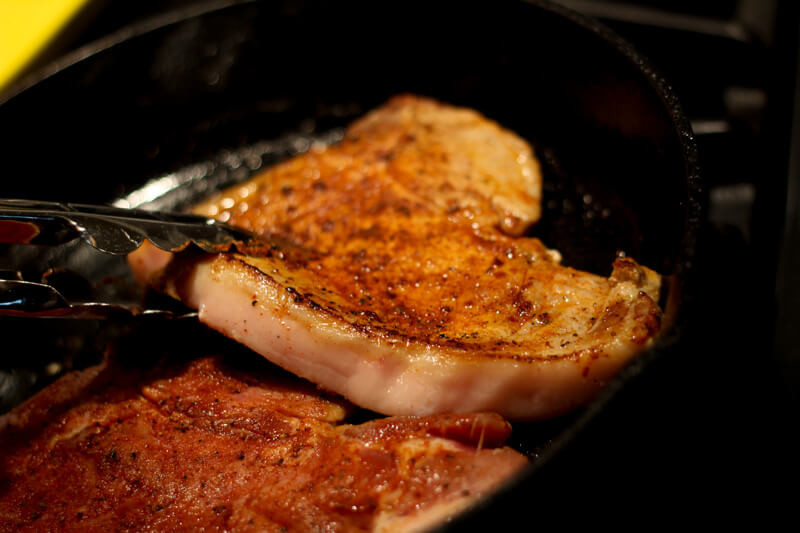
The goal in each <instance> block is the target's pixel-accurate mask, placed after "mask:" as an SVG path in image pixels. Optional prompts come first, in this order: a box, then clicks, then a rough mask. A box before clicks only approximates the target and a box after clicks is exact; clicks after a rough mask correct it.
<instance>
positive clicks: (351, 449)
mask: <svg viewBox="0 0 800 533" xmlns="http://www.w3.org/2000/svg"><path fill="white" fill-rule="evenodd" d="M264 366H266V363H265V365H264ZM347 411H348V405H347V404H346V403H345V402H343V401H341V400H337V399H333V398H326V397H324V396H323V395H322V394H320V393H319V392H317V391H316V390H315V389H314V388H313V387H309V386H308V384H304V383H302V382H300V380H297V379H294V378H293V377H288V378H287V377H275V376H274V375H271V374H270V372H269V370H266V371H260V372H256V373H249V374H244V373H242V372H240V371H239V370H236V369H234V368H232V367H231V366H230V365H229V364H228V363H226V362H223V361H221V360H220V359H217V358H201V359H197V360H195V361H192V362H189V363H183V364H174V363H171V364H169V365H166V364H165V365H162V366H160V367H158V368H155V369H153V370H150V371H142V370H133V369H131V368H128V367H126V366H120V365H119V364H118V363H109V364H104V365H102V366H99V367H94V368H90V369H88V370H86V371H83V372H81V373H74V374H70V375H67V376H66V377H64V378H62V379H61V380H60V381H58V382H56V383H55V384H53V385H51V386H50V387H48V388H47V389H45V390H43V391H42V392H41V393H39V394H38V395H37V396H35V397H33V398H32V399H31V400H29V401H28V402H27V403H25V404H23V405H22V406H20V407H18V408H17V409H16V410H14V411H13V412H12V413H10V414H9V415H7V416H6V417H4V418H3V419H2V422H3V425H4V427H3V429H2V430H0V449H2V451H3V453H2V454H0V530H2V531H188V530H198V531H201V530H202V531H275V532H278V531H386V532H388V531H416V530H420V529H425V528H427V527H430V526H432V525H434V524H436V523H439V522H440V521H442V520H445V519H447V517H449V516H452V515H453V514H455V513H457V512H459V511H462V510H464V509H465V507H467V506H468V505H470V504H471V503H472V502H474V501H475V500H476V499H477V498H480V497H482V496H484V495H486V494H488V493H489V492H490V491H491V490H492V489H493V488H494V487H495V486H497V485H498V484H499V483H501V482H503V481H505V480H508V479H509V478H510V477H511V476H513V475H514V474H515V473H517V472H519V471H520V470H521V469H522V468H524V467H525V466H526V465H527V459H526V458H525V457H524V456H522V455H521V454H519V453H518V452H515V451H513V450H511V449H509V448H506V447H503V442H504V440H505V439H506V437H507V436H508V434H509V433H510V426H509V425H508V423H507V422H505V421H504V420H503V419H502V418H500V417H499V416H497V415H493V414H470V415H442V416H434V417H425V418H413V417H397V418H385V419H381V420H374V421H370V422H366V423H362V424H359V425H349V424H343V423H342V420H343V418H344V416H345V414H346V413H347Z"/></svg>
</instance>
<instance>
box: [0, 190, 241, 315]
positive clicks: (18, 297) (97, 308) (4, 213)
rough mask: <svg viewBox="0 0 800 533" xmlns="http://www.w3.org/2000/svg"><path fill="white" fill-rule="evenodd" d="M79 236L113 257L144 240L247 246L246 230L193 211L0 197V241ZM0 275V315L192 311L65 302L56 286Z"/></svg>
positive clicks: (53, 241)
mask: <svg viewBox="0 0 800 533" xmlns="http://www.w3.org/2000/svg"><path fill="white" fill-rule="evenodd" d="M79 238H80V239H82V240H83V241H85V242H87V243H88V244H90V245H91V246H93V247H94V248H96V249H98V250H100V251H101V252H105V253H108V254H114V255H124V254H128V253H130V252H132V251H134V250H136V249H137V248H139V246H141V244H142V243H143V242H144V241H145V240H148V241H150V242H151V243H153V244H154V245H155V246H157V247H159V248H161V249H162V250H167V251H170V252H177V251H180V250H183V249H184V248H186V247H187V246H189V245H190V244H194V245H196V246H198V247H199V248H201V249H203V250H205V251H207V252H219V251H225V250H227V249H228V248H229V247H230V246H231V245H240V246H242V247H243V246H246V245H247V244H248V243H251V242H252V240H253V238H254V237H253V235H252V234H250V233H249V232H247V231H245V230H242V229H239V228H236V227H233V226H229V225H227V224H224V223H221V222H219V221H217V220H214V219H211V218H205V217H202V216H197V215H188V214H179V213H163V212H152V211H144V210H141V209H123V208H117V207H107V206H96V205H83V204H68V203H57V202H42V201H30V200H4V199H0V243H7V244H34V245H46V246H53V245H59V244H65V243H68V242H70V241H73V240H75V239H79ZM5 277H6V278H9V277H11V278H12V279H0V315H22V316H41V317H53V316H59V317H61V316H71V317H83V318H108V317H112V316H120V315H142V316H159V317H176V316H186V315H187V314H189V313H190V312H189V311H188V310H186V311H183V312H181V311H176V310H173V309H166V308H164V309H148V308H143V307H141V306H139V305H134V304H130V303H121V302H116V303H115V302H107V301H69V300H68V299H67V298H65V297H64V296H63V295H62V294H61V292H60V291H59V290H58V289H57V288H56V287H54V286H52V285H49V284H47V283H38V282H32V281H25V280H24V279H21V276H5Z"/></svg>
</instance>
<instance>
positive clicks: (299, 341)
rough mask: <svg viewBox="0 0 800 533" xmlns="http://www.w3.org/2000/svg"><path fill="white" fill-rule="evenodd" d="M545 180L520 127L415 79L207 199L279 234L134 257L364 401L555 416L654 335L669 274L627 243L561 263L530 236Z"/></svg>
mask: <svg viewBox="0 0 800 533" xmlns="http://www.w3.org/2000/svg"><path fill="white" fill-rule="evenodd" d="M540 191H541V176H540V172H539V167H538V164H537V162H536V159H535V157H534V154H533V153H532V151H531V149H530V147H529V146H528V145H527V144H526V143H525V142H524V141H523V140H522V139H520V138H519V137H517V136H516V135H514V134H513V133H511V132H509V131H506V130H504V129H502V128H501V127H500V126H498V125H497V124H496V123H494V122H492V121H490V120H488V119H486V118H484V117H482V116H481V115H479V114H478V113H476V112H474V111H471V110H467V109H462V108H456V107H451V106H448V105H444V104H441V103H438V102H436V101H433V100H429V99H425V98H418V97H414V96H401V97H396V98H394V99H392V100H391V101H389V102H388V103H387V104H386V105H384V106H383V107H381V108H378V109H376V110H375V111H373V112H371V113H369V114H367V115H366V116H365V117H364V118H362V119H361V120H359V121H357V122H355V123H354V124H353V125H352V126H351V127H350V128H349V129H348V131H347V134H346V136H345V138H344V140H343V141H342V142H341V143H340V144H338V145H335V146H330V147H322V148H314V149H312V150H311V151H310V152H308V153H306V154H304V155H301V156H299V157H296V158H294V159H291V160H289V161H286V162H284V163H282V164H279V165H277V166H276V167H274V168H272V169H269V170H267V171H265V172H263V173H262V174H260V175H258V176H256V177H255V178H254V179H252V180H251V181H249V182H247V183H244V184H242V185H239V186H237V187H234V188H232V189H230V190H227V191H224V192H222V193H220V194H219V195H218V196H216V197H215V198H213V199H211V200H210V201H208V202H207V203H204V204H202V205H200V206H198V207H197V209H196V211H197V212H199V213H204V214H207V215H210V216H215V217H219V218H220V219H222V220H224V221H227V222H229V223H232V224H234V225H238V226H242V227H244V228H248V229H250V230H252V231H254V232H257V233H259V234H261V235H263V236H264V237H265V239H267V240H268V241H269V242H272V243H273V246H272V247H271V248H268V249H267V251H266V252H264V253H232V254H219V255H198V254H193V253H191V252H187V253H181V254H177V255H176V256H175V257H173V258H171V259H170V258H169V257H167V256H165V255H164V254H160V253H158V252H157V251H154V250H153V249H152V247H145V248H144V249H141V250H140V251H138V252H137V253H136V254H134V255H133V256H132V257H131V264H132V265H133V267H134V269H135V271H136V273H137V275H138V277H139V278H140V279H143V280H148V281H149V282H150V283H151V284H153V285H154V286H156V287H159V288H160V289H161V290H164V291H166V292H168V293H170V294H172V295H174V296H176V297H178V298H180V299H182V300H183V301H184V302H185V303H186V304H188V305H189V306H191V307H194V308H197V309H199V316H200V320H201V321H203V322H204V323H206V324H208V325H209V326H210V327H211V328H214V329H216V330H219V331H221V332H222V333H224V334H225V335H227V336H229V337H232V338H234V339H236V340H238V341H240V342H242V343H243V344H245V345H247V346H249V347H250V348H252V349H253V350H255V351H256V352H258V353H260V354H261V355H263V356H264V357H266V358H268V359H269V360H271V361H273V362H274V363H276V364H278V365H280V366H282V367H283V368H285V369H287V370H289V371H291V372H293V373H295V374H297V375H300V376H302V377H304V378H307V379H309V380H311V381H313V382H315V383H317V384H319V385H321V386H322V387H324V388H326V389H329V390H332V391H335V392H337V393H340V394H342V395H343V396H345V397H347V398H348V399H350V400H351V401H353V402H354V403H356V404H358V405H360V406H363V407H366V408H369V409H372V410H375V411H378V412H381V413H384V414H397V415H400V414H402V415H429V414H435V413H452V412H470V411H494V412H498V413H500V414H501V415H503V416H505V417H507V418H510V419H537V418H546V417H552V416H556V415H558V414H561V413H564V412H566V411H568V410H570V409H572V408H574V407H576V406H578V405H581V404H583V403H585V402H587V401H588V400H589V399H591V398H592V397H593V396H594V395H595V394H596V393H597V391H598V390H600V388H602V386H603V385H604V384H605V383H606V382H607V381H608V380H609V378H610V377H611V376H613V375H614V373H615V372H616V371H617V370H618V369H619V368H620V367H621V366H622V365H623V364H624V363H625V362H626V361H627V360H629V359H630V358H631V357H633V356H634V355H635V354H636V353H637V352H639V351H640V350H642V349H643V348H644V347H645V346H646V345H647V344H648V343H649V342H651V341H652V339H653V337H654V335H655V334H656V332H657V331H658V328H659V325H660V317H661V311H660V309H659V308H658V306H657V304H656V302H657V300H658V292H659V285H660V278H659V276H658V275H657V274H656V273H655V272H653V271H652V270H650V269H648V268H646V267H643V266H640V265H638V264H637V263H636V262H635V261H634V260H633V259H630V258H625V257H621V258H618V259H617V260H616V261H615V263H614V269H613V273H612V274H611V276H610V277H609V278H605V277H602V276H598V275H594V274H590V273H587V272H582V271H578V270H575V269H572V268H569V267H565V266H561V265H560V264H559V260H560V257H559V254H558V253H557V252H555V251H553V250H549V249H547V248H546V247H545V246H544V245H543V244H542V243H541V242H540V241H539V240H538V239H535V238H530V237H526V236H523V235H524V233H525V231H526V230H527V229H528V228H529V227H530V226H531V224H533V223H534V222H535V221H536V220H537V219H538V217H539V203H540ZM609 260H611V258H609ZM166 263H168V264H167V266H166V268H162V267H164V265H165V264H166Z"/></svg>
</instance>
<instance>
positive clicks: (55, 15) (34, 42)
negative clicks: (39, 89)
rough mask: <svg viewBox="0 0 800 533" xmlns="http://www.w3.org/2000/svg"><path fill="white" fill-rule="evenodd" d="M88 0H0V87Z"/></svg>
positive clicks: (38, 51) (9, 80)
mask: <svg viewBox="0 0 800 533" xmlns="http://www.w3.org/2000/svg"><path fill="white" fill-rule="evenodd" d="M88 2H89V0H0V89H1V88H2V87H4V86H5V85H7V84H8V83H10V82H11V81H12V80H13V79H14V78H15V77H16V76H17V75H18V74H20V73H21V72H22V71H23V69H24V68H25V67H26V66H27V65H28V64H29V63H30V62H31V61H32V60H33V59H34V58H35V57H36V56H37V54H39V53H40V52H41V51H42V50H44V48H45V47H46V46H47V44H48V43H50V41H51V40H52V39H53V38H54V37H56V35H58V33H59V32H60V31H61V30H62V29H63V28H64V27H65V26H66V25H67V24H68V23H69V21H70V20H72V18H73V17H74V16H75V15H76V14H77V13H78V12H79V11H80V10H81V8H82V7H83V6H84V5H85V4H87V3H88Z"/></svg>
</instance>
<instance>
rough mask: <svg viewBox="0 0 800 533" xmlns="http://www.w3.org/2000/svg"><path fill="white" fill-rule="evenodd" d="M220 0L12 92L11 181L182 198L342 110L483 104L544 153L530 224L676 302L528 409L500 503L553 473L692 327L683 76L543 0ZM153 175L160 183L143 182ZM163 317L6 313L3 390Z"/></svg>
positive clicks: (334, 124) (35, 260)
mask: <svg viewBox="0 0 800 533" xmlns="http://www.w3.org/2000/svg"><path fill="white" fill-rule="evenodd" d="M228 4H232V5H228ZM220 6H223V7H220ZM207 7H208V10H207V11H206V12H202V13H200V14H197V13H194V14H193V16H190V17H188V18H185V19H182V18H181V17H180V16H178V17H176V21H175V22H174V23H170V24H166V25H162V24H161V23H155V24H152V26H154V27H153V28H150V27H140V28H138V29H137V28H134V29H133V30H127V33H125V32H122V33H121V34H119V35H117V36H112V37H111V38H109V40H106V41H104V42H101V43H99V44H97V45H94V48H92V46H93V45H90V46H89V47H87V49H86V50H84V51H83V52H81V53H82V54H84V55H86V56H87V57H86V58H85V59H82V60H81V61H78V62H75V63H72V62H71V60H70V59H69V58H67V60H66V62H65V63H64V64H62V65H61V68H60V69H58V70H57V72H55V73H52V74H51V75H47V76H45V75H40V79H35V78H32V80H34V81H36V83H27V84H26V82H23V85H20V86H19V88H23V90H15V89H12V92H10V93H7V94H6V96H5V101H4V102H3V101H2V98H1V97H0V102H2V103H1V104H0V124H2V128H3V129H4V130H5V131H6V133H7V137H8V139H7V141H6V142H5V144H4V146H3V154H4V155H3V161H2V166H3V169H4V170H3V171H4V174H5V175H6V176H7V177H6V179H5V180H4V182H3V196H5V197H22V198H36V199H44V200H59V201H75V202H95V203H108V202H112V201H115V200H120V199H123V200H124V201H125V202H127V203H128V204H130V205H133V206H138V205H144V206H146V207H156V208H159V209H180V208H182V207H185V206H186V205H189V204H191V203H193V202H195V201H197V200H199V199H201V198H202V197H204V196H205V195H207V194H209V193H210V192H211V191H213V190H214V189H215V188H218V187H220V186H224V185H226V184H231V183H234V182H237V181H241V180H243V179H246V178H247V177H249V176H250V175H252V174H253V173H254V172H257V171H258V170H259V169H260V168H263V167H266V166H268V165H270V164H272V163H275V162H277V161H279V160H281V159H284V158H286V157H288V156H291V155H294V154H296V153H300V152H302V151H304V150H306V149H308V147H309V145H310V143H311V142H312V141H315V140H317V141H319V140H321V141H323V142H335V141H336V140H337V138H338V137H339V136H340V135H341V131H342V128H343V127H344V126H345V125H346V124H347V123H348V122H350V121H352V120H353V119H354V118H356V117H358V116H360V115H362V114H363V113H364V112H366V111H368V110H369V109H371V108H373V107H375V106H377V105H380V104H381V103H382V102H384V101H385V100H386V99H388V98H389V97H390V96H392V95H394V94H398V93H403V92H410V93H417V94H423V95H427V96H432V97H435V98H438V99H440V100H442V101H445V102H449V103H452V104H457V105H465V106H469V107H472V108H475V109H477V110H479V111H480V112H482V113H484V114H485V115H487V116H489V117H490V118H492V119H494V120H497V121H498V122H499V123H500V124H502V125H503V126H505V127H507V128H509V129H511V130H513V131H515V132H517V133H518V134H519V135H521V136H523V137H525V138H526V139H528V140H529V141H530V142H531V143H532V144H533V146H534V149H535V150H536V152H537V154H538V156H539V158H540V160H541V161H542V163H543V166H544V171H545V185H544V203H545V204H544V209H543V219H542V221H541V223H540V224H538V225H537V226H536V227H535V228H534V229H533V230H532V234H533V235H534V236H537V237H540V238H541V239H542V241H543V242H545V243H546V244H547V245H548V246H551V247H554V248H557V249H559V250H560V251H561V252H562V254H563V256H564V263H565V264H568V265H570V266H574V267H577V268H581V269H586V270H589V271H592V272H596V273H598V274H603V275H608V273H609V271H610V264H611V262H612V260H613V258H614V255H615V253H616V252H617V251H618V250H622V251H625V252H626V253H627V254H628V255H631V256H633V257H634V258H636V259H637V260H638V261H640V262H642V263H643V264H646V265H648V266H650V267H652V268H654V269H656V270H658V271H659V272H661V273H663V274H665V275H666V276H667V278H668V280H669V284H670V287H671V290H669V291H666V293H665V296H664V298H663V302H662V304H663V305H664V306H665V308H666V309H667V314H668V316H667V322H669V323H671V324H672V325H673V327H672V329H671V330H670V332H669V333H668V334H667V335H665V337H664V339H662V342H661V343H660V344H659V345H658V346H657V347H656V348H655V349H654V350H651V351H650V352H649V353H647V354H645V355H644V356H643V357H641V358H640V359H639V360H638V361H636V363H635V364H634V365H631V367H629V368H628V369H626V371H625V372H623V374H622V375H621V376H620V378H619V379H618V380H616V381H615V383H614V384H612V386H611V387H609V389H608V391H606V393H605V394H604V395H603V397H601V398H600V399H599V400H598V402H596V403H595V404H594V405H593V406H591V407H590V408H589V409H587V410H585V411H581V412H579V413H576V414H574V415H571V416H567V417H563V418H560V419H558V420H555V421H551V422H546V423H535V424H518V425H517V426H515V433H514V436H513V437H512V439H513V441H512V444H513V445H514V446H515V447H517V448H518V449H520V450H522V451H524V452H525V453H527V454H529V456H531V458H532V459H533V463H532V465H533V466H532V467H531V469H530V471H529V472H528V473H527V474H526V475H525V476H523V479H520V480H517V482H515V483H514V484H511V485H509V486H508V487H507V488H506V490H505V491H504V492H503V493H501V494H500V495H499V497H498V498H494V499H492V500H490V501H489V502H487V504H486V505H489V506H491V505H497V504H498V501H500V500H502V498H506V500H508V499H509V498H510V497H509V494H511V491H512V490H516V491H517V493H519V491H521V490H524V491H527V492H528V493H529V494H532V493H535V492H536V491H537V490H538V491H541V490H542V489H541V487H539V488H537V486H536V484H535V481H536V476H535V475H534V474H535V473H536V471H537V470H539V469H540V468H541V465H542V464H544V463H547V462H550V461H552V460H553V458H554V457H555V456H557V455H558V453H559V450H560V449H561V448H562V447H563V446H564V445H565V443H567V442H569V441H571V440H573V439H574V438H575V437H576V435H577V434H579V432H580V430H581V429H582V428H583V427H584V426H585V425H587V424H589V423H590V422H591V421H592V420H593V419H594V418H596V415H597V413H598V412H599V411H600V410H601V408H602V407H603V406H604V405H605V404H607V403H608V400H609V398H612V397H613V396H614V395H615V394H616V392H617V391H619V390H620V388H621V387H623V386H626V383H628V382H630V381H631V379H633V378H635V376H636V375H638V374H639V373H640V372H641V371H642V370H643V369H645V368H646V367H648V366H652V365H651V362H652V361H653V360H654V359H657V358H659V357H663V356H664V354H666V353H668V352H669V345H670V343H671V342H674V340H675V339H676V338H677V335H678V334H679V332H680V328H679V326H680V323H681V318H680V316H681V315H680V313H679V311H680V309H681V302H682V301H685V300H686V299H687V298H688V297H690V290H688V289H687V280H688V273H689V268H688V265H689V263H690V262H691V259H692V256H693V247H694V231H695V230H696V224H697V217H698V209H699V205H698V199H697V197H698V196H697V195H698V187H699V185H698V184H697V182H696V180H697V176H696V168H695V167H694V161H693V156H694V148H693V144H692V140H691V133H690V131H689V130H688V126H687V125H686V123H685V120H684V119H683V118H682V115H681V114H680V109H679V108H678V107H677V104H676V102H675V101H674V98H673V97H672V96H671V94H670V93H669V89H668V88H666V87H665V84H664V82H663V81H662V80H661V79H660V78H658V76H657V75H655V74H654V73H652V71H651V70H650V69H649V67H648V66H647V64H646V62H644V60H642V59H641V58H640V57H639V56H638V55H636V54H635V52H633V51H631V50H630V49H628V48H627V45H626V44H625V43H623V42H622V41H619V40H617V38H615V37H614V36H613V35H611V34H610V33H609V32H607V31H606V30H604V29H603V28H602V27H599V26H597V25H596V24H595V23H593V22H591V21H587V20H586V19H583V18H581V17H577V16H574V15H571V14H569V13H567V12H565V11H563V10H561V9H559V8H555V7H553V6H550V5H549V4H545V3H540V2H531V3H527V2H524V3H518V2H501V3H493V4H492V9H491V10H489V9H485V6H483V7H481V6H474V5H473V4H469V5H463V4H458V5H455V4H450V3H419V4H417V3H415V2H410V3H405V4H404V6H403V9H397V10H396V11H393V12H392V13H391V15H390V19H391V20H387V15H386V12H385V11H384V10H383V9H381V8H378V7H377V6H371V5H369V4H365V5H361V4H347V5H340V4H337V3H303V2H269V3H266V2H265V3H260V2H243V3H239V2H213V3H210V4H208V6H207ZM200 11H203V10H200ZM162 22H163V21H162ZM144 29H147V30H149V31H143V30H144ZM109 45H111V46H109ZM25 85H27V86H25ZM9 133H10V134H11V135H10V136H9V135H8V134H9ZM164 178H167V179H164ZM152 180H158V181H156V183H157V184H160V188H159V187H154V186H152V185H151V186H150V187H149V188H148V187H146V186H145V185H146V184H148V183H150V184H152V183H153V181H152ZM154 191H155V192H154ZM0 257H2V260H3V261H4V264H3V265H2V268H5V269H22V270H23V271H25V272H30V273H34V272H42V271H44V270H45V269H47V268H50V267H55V266H64V267H67V268H69V269H71V270H74V271H77V272H79V273H80V274H82V275H83V276H84V277H86V278H88V279H89V280H91V282H93V283H94V286H92V287H84V288H83V289H82V290H84V291H85V292H86V291H98V290H100V291H107V292H108V291H111V292H114V291H118V289H117V288H116V287H117V284H116V283H108V279H109V278H126V277H127V271H126V269H125V265H124V263H122V262H121V261H120V260H118V259H115V258H111V257H107V256H103V255H101V254H98V253H95V252H93V251H92V250H87V249H86V248H85V247H80V246H68V247H66V248H63V249H59V250H49V251H45V253H42V250H31V249H22V248H19V247H8V246H6V247H4V248H3V249H2V250H0ZM31 275H33V274H31ZM122 285H123V286H124V283H123V284H122ZM122 293H123V294H122V295H123V296H124V297H130V298H135V297H137V294H135V293H127V292H125V290H123V291H122ZM117 295H119V292H117ZM164 327H165V325H164V324H134V323H131V324H123V323H115V324H104V323H98V322H92V321H81V322H70V323H69V324H65V323H64V322H63V321H48V322H47V323H45V324H42V323H41V322H40V321H30V320H24V319H8V318H6V319H3V320H2V321H0V328H2V330H3V334H4V338H6V339H12V340H11V342H10V343H11V349H9V351H8V356H7V357H6V358H5V359H4V361H3V363H4V367H5V369H6V377H5V379H6V380H7V382H8V383H11V381H13V380H16V382H15V384H16V386H17V387H18V389H17V390H16V391H12V392H10V393H4V397H3V402H4V405H3V407H4V409H8V408H10V407H11V406H12V405H13V404H14V403H16V402H18V401H20V400H21V399H22V398H23V397H24V396H25V395H27V394H29V393H30V391H31V390H33V389H35V388H37V387H40V386H42V385H43V384H44V383H46V382H47V381H48V380H49V379H52V377H54V376H55V375H57V374H58V373H60V372H61V371H63V370H65V369H69V368H78V367H82V366H85V365H87V364H90V363H91V362H93V361H94V360H96V359H97V358H98V357H99V356H100V354H101V353H102V351H103V349H104V346H105V344H106V343H107V342H109V340H112V339H116V338H118V337H119V336H120V335H125V334H127V333H128V332H129V331H130V330H132V329H134V330H136V331H141V328H154V330H159V331H161V330H163V328H164ZM167 327H169V325H167ZM192 327H196V326H192V325H186V324H182V325H180V326H176V328H177V329H184V328H189V329H191V328H192ZM184 330H185V329H184ZM186 337H187V338H190V337H191V335H187V336H186ZM190 344H191V341H188V340H187V345H186V346H189V345H190ZM53 363H57V365H56V366H52V364H53ZM48 374H50V375H49V376H48ZM12 378H13V380H12ZM360 416H369V414H368V413H362V414H361V415H360ZM487 509H490V507H489V508H484V509H482V510H479V513H478V514H476V515H474V516H472V517H469V518H468V519H469V520H475V519H476V517H477V518H480V516H484V517H485V516H486V512H487ZM481 513H483V514H481ZM461 524H462V525H463V521H462V522H461ZM452 527H454V528H455V527H458V523H456V524H454V525H453V526H452Z"/></svg>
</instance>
